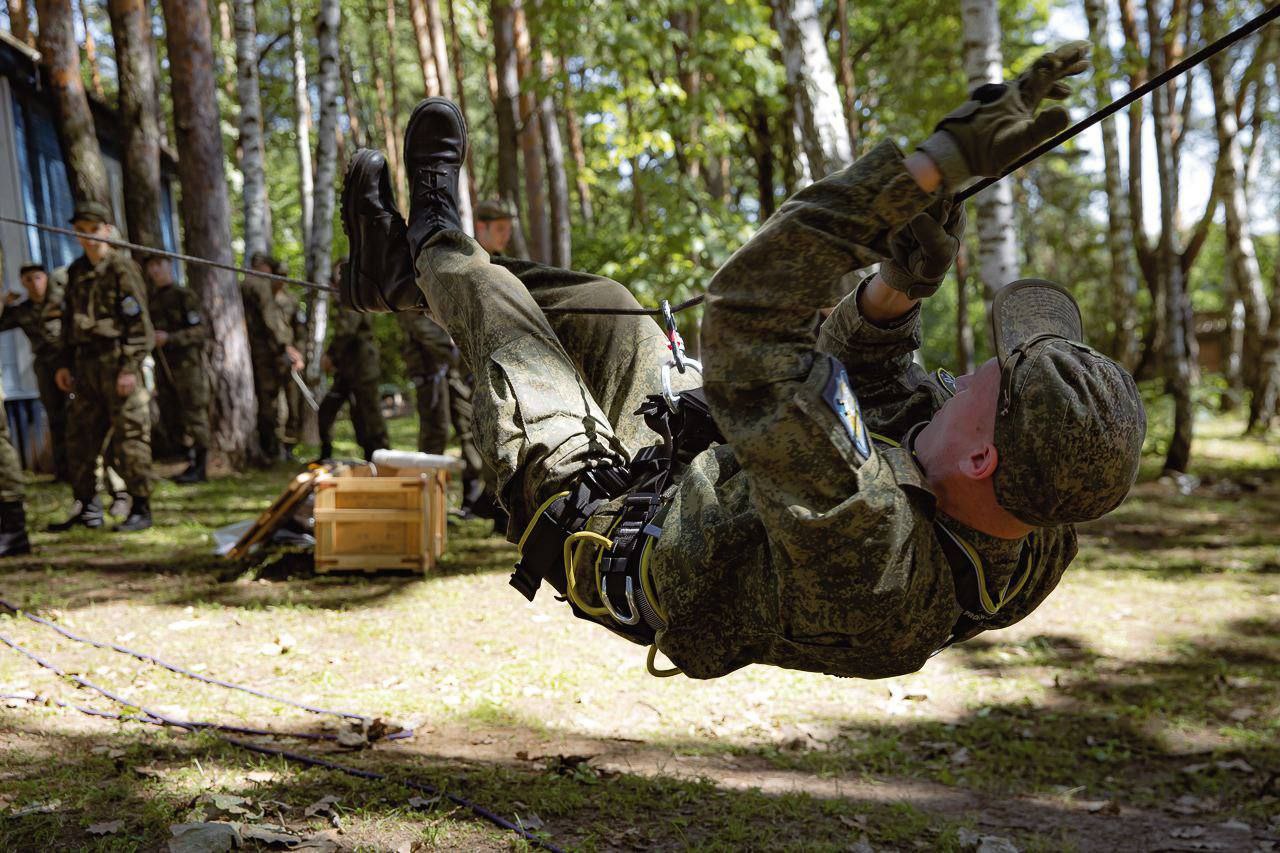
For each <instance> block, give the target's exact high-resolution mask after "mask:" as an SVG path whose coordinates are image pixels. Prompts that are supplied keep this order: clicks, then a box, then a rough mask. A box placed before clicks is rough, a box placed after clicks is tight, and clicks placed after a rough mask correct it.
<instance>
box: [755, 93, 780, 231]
mask: <svg viewBox="0 0 1280 853" xmlns="http://www.w3.org/2000/svg"><path fill="white" fill-rule="evenodd" d="M751 135H752V141H753V142H754V145H753V146H752V148H753V151H752V155H753V157H754V158H755V161H756V186H757V188H758V189H757V195H758V196H759V200H760V220H759V221H760V222H761V223H763V222H764V221H765V220H766V219H768V218H769V217H770V216H773V211H774V210H775V209H776V208H777V205H776V203H775V201H774V195H775V193H776V192H777V190H776V188H775V187H774V165H775V164H774V159H773V133H772V132H771V131H770V129H769V105H768V103H767V102H766V101H765V100H764V98H756V101H755V105H754V109H753V110H752V113H751Z"/></svg>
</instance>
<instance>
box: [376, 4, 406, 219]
mask: <svg viewBox="0 0 1280 853" xmlns="http://www.w3.org/2000/svg"><path fill="white" fill-rule="evenodd" d="M398 43H399V39H398V38H397V37H396V0H387V81H388V82H389V83H390V84H391V88H390V90H389V92H388V95H389V97H390V99H391V111H390V116H391V138H390V139H388V140H387V146H388V148H389V149H392V150H394V151H395V155H396V157H395V165H394V168H393V170H392V175H394V176H395V179H396V189H397V190H398V191H399V194H398V197H399V198H401V199H405V201H402V202H401V204H408V201H407V200H408V198H409V181H408V177H407V176H406V175H405V168H404V139H403V137H401V135H400V73H399V72H398V71H397V70H396V66H397V65H399V63H398V62H396V45H397V44H398ZM375 65H376V63H375Z"/></svg>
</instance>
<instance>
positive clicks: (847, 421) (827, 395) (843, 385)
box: [822, 364, 871, 462]
mask: <svg viewBox="0 0 1280 853" xmlns="http://www.w3.org/2000/svg"><path fill="white" fill-rule="evenodd" d="M822 398H823V399H824V400H826V401H827V405H828V406H830V407H831V410H832V411H833V412H835V413H836V417H837V418H838V419H839V421H840V425H841V426H843V427H844V431H845V432H846V433H848V435H849V440H850V441H852V442H853V449H854V452H855V453H857V454H858V458H860V459H861V460H862V461H863V462H865V461H867V459H869V458H870V457H871V434H870V433H869V432H868V431H867V424H866V421H864V420H863V419H862V409H861V408H860V407H859V406H858V398H857V397H856V396H854V393H853V388H852V387H851V386H850V385H849V374H848V373H847V372H845V369H844V366H843V365H839V364H834V365H832V370H831V378H830V379H829V380H828V381H827V388H826V390H825V391H824V392H823V394H822Z"/></svg>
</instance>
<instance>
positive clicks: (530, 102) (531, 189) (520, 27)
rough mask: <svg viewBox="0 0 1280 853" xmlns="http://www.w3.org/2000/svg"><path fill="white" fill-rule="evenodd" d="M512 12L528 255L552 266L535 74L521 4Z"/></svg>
mask: <svg viewBox="0 0 1280 853" xmlns="http://www.w3.org/2000/svg"><path fill="white" fill-rule="evenodd" d="M512 7H513V8H514V9H515V36H516V69H517V75H518V79H519V81H520V97H519V101H518V103H519V105H520V161H521V163H522V164H523V166H524V191H525V224H526V226H527V227H528V229H529V255H530V257H532V258H533V260H535V261H538V262H539V263H544V264H546V263H550V262H551V223H550V220H549V217H548V215H547V193H546V187H547V182H546V176H545V174H546V173H545V170H544V169H543V166H542V161H543V156H544V155H543V151H542V123H541V122H540V121H539V120H538V104H537V96H536V95H535V94H534V90H535V89H537V88H538V85H537V84H538V81H537V73H536V71H535V70H534V66H533V48H532V45H531V40H530V38H529V24H528V20H527V18H526V16H525V9H524V2H523V0H513V2H512Z"/></svg>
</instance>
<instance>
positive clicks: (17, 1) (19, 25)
mask: <svg viewBox="0 0 1280 853" xmlns="http://www.w3.org/2000/svg"><path fill="white" fill-rule="evenodd" d="M8 5H9V30H10V32H12V33H13V37H14V38H16V39H17V40H18V41H20V42H24V43H26V44H28V45H30V46H31V47H35V46H36V40H35V37H34V36H32V34H31V11H30V10H29V9H28V8H27V0H8Z"/></svg>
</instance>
